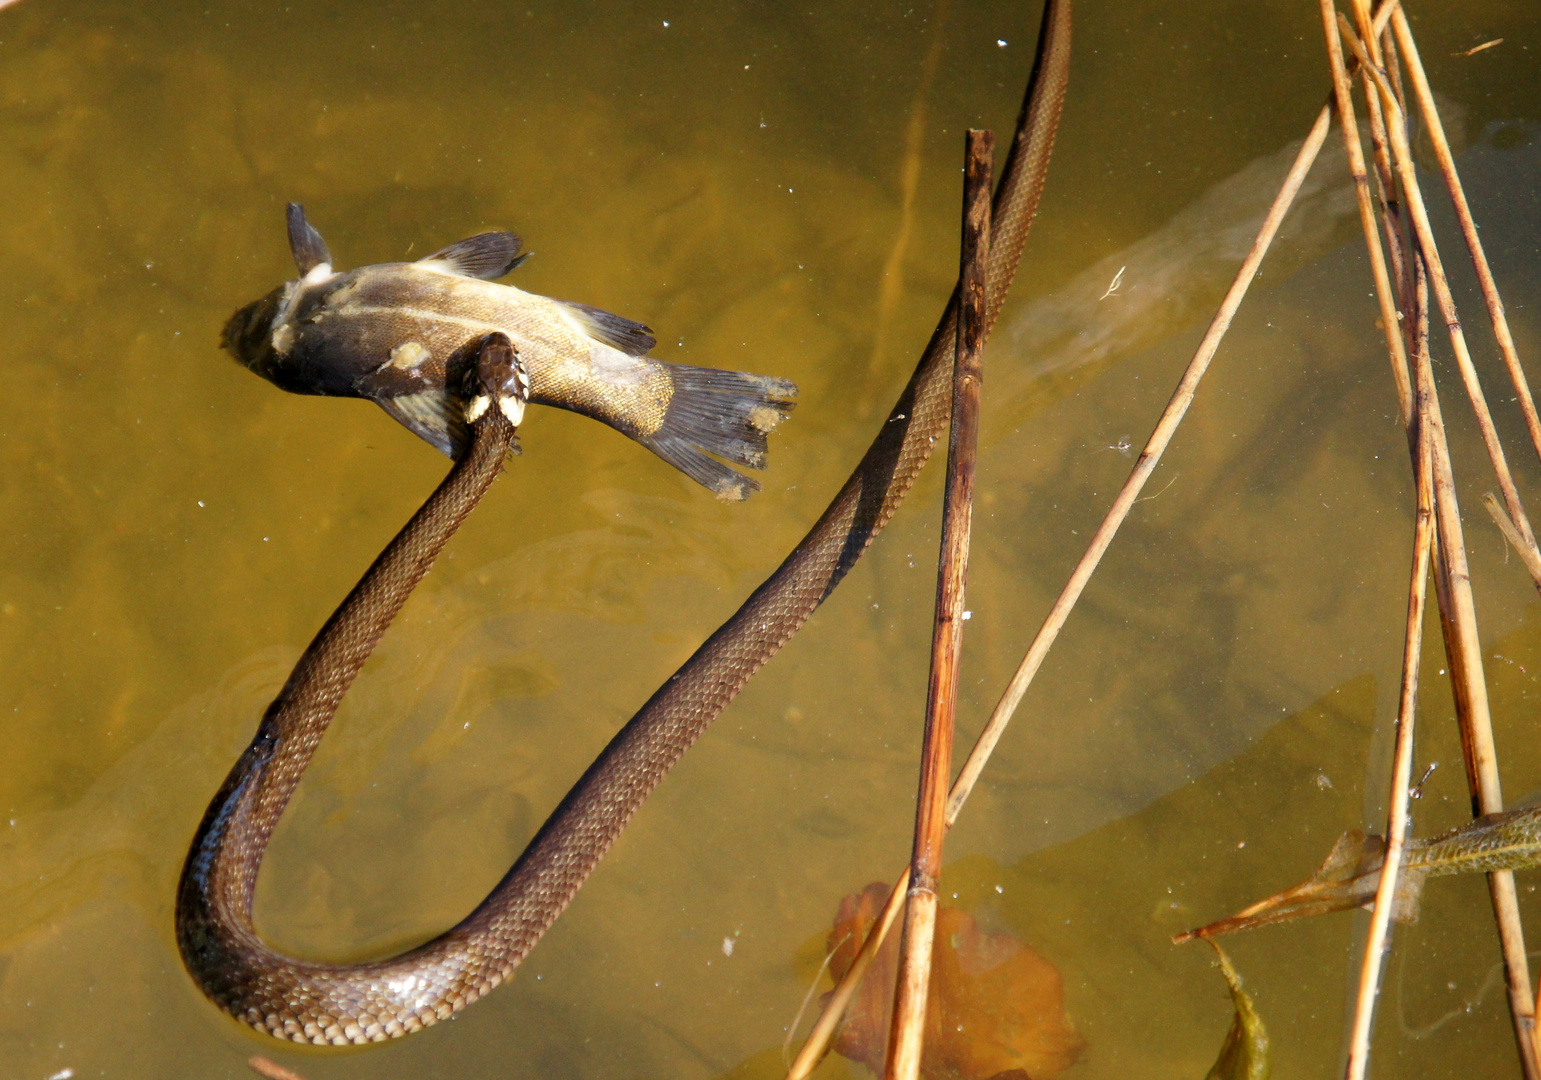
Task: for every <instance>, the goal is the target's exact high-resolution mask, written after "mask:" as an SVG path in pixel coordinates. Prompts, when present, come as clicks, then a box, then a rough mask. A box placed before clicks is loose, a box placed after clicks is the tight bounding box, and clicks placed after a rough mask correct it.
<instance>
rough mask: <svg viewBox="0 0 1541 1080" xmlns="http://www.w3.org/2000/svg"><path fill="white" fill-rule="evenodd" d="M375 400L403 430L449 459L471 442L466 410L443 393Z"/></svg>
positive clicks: (437, 391)
mask: <svg viewBox="0 0 1541 1080" xmlns="http://www.w3.org/2000/svg"><path fill="white" fill-rule="evenodd" d="M373 400H374V402H375V404H376V405H378V406H380V408H382V409H384V410H385V411H386V412H387V413H388V414H390V416H391V418H392V419H393V420H395V421H396V422H397V423H399V424H400V425H401V426H402V427H404V428H406V429H407V430H408V431H410V432H412V434H414V435H416V436H417V437H418V438H420V439H422V440H423V441H424V442H427V443H430V444H431V445H432V446H433V447H434V448H435V449H437V450H438V451H439V452H440V453H441V454H444V455H445V456H447V457H452V458H453V457H458V456H459V454H460V451H461V450H463V449H464V448H465V446H466V444H467V442H469V440H470V430H469V429H468V428H467V427H466V423H465V415H464V410H463V409H462V408H461V407H460V404H459V403H458V402H456V401H454V400H453V399H451V397H450V395H448V394H446V393H444V392H443V391H442V390H435V391H431V392H425V393H420V394H400V395H397V396H396V397H377V398H374V399H373Z"/></svg>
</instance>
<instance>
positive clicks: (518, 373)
mask: <svg viewBox="0 0 1541 1080" xmlns="http://www.w3.org/2000/svg"><path fill="white" fill-rule="evenodd" d="M465 380H466V381H465V393H464V397H465V399H466V411H465V417H466V423H468V424H474V423H476V421H477V420H479V419H481V416H482V414H483V413H485V412H486V411H487V410H488V409H489V408H490V407H491V406H492V403H493V402H497V405H498V411H499V412H501V413H502V414H503V415H504V416H506V417H507V418H508V422H509V423H510V424H512V425H513V426H514V427H518V426H519V424H520V422H521V421H522V420H523V419H524V405H525V402H526V401H528V400H529V397H530V376H529V373H528V372H526V371H525V370H524V364H522V363H521V362H520V360H519V350H518V349H517V348H515V347H514V343H513V342H512V341H510V340H509V338H508V335H507V334H505V333H502V332H501V331H497V330H494V331H493V332H492V333H490V334H487V335H486V336H484V337H483V338H482V339H481V341H480V342H478V343H477V346H476V355H475V357H474V358H473V359H472V362H471V363H470V364H469V365H468V366H467V368H466V373H465Z"/></svg>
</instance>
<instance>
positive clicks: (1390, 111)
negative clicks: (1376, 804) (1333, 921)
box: [1342, 2, 1541, 1080]
mask: <svg viewBox="0 0 1541 1080" xmlns="http://www.w3.org/2000/svg"><path fill="white" fill-rule="evenodd" d="M1358 14H1359V17H1360V22H1361V26H1362V25H1363V21H1364V17H1363V16H1364V12H1363V5H1362V2H1361V3H1360V5H1359V7H1358ZM1342 25H1343V29H1344V37H1345V39H1346V40H1347V41H1348V42H1349V44H1350V46H1351V47H1352V48H1353V50H1354V52H1355V54H1356V55H1357V56H1358V57H1359V59H1360V62H1361V64H1362V66H1363V70H1364V72H1365V74H1366V75H1367V76H1368V77H1369V78H1370V79H1371V80H1372V81H1373V82H1374V84H1375V88H1376V90H1378V91H1379V95H1378V96H1379V103H1380V105H1381V106H1382V109H1383V111H1384V114H1385V118H1386V120H1387V123H1386V127H1385V131H1384V135H1385V137H1386V138H1388V139H1389V141H1390V150H1391V157H1392V158H1393V159H1394V165H1395V170H1396V177H1397V179H1398V180H1400V181H1401V185H1402V191H1403V195H1404V198H1405V199H1406V202H1407V205H1408V207H1409V209H1411V211H1412V224H1413V230H1414V237H1415V240H1416V243H1415V249H1416V251H1417V255H1416V256H1414V257H1412V258H1410V259H1409V258H1404V259H1402V260H1401V261H1402V264H1403V267H1404V273H1405V272H1406V269H1407V267H1408V264H1409V263H1410V264H1411V269H1412V271H1413V273H1412V277H1413V278H1415V279H1416V280H1415V283H1414V284H1413V287H1412V288H1410V289H1409V288H1408V287H1407V284H1406V282H1404V293H1405V294H1408V293H1415V294H1416V297H1417V298H1416V300H1415V305H1414V306H1415V308H1416V310H1417V317H1416V318H1415V319H1413V320H1412V324H1413V325H1411V326H1409V327H1408V329H1409V331H1411V332H1413V333H1415V334H1416V342H1415V349H1414V351H1415V352H1421V353H1422V354H1423V355H1422V356H1421V357H1420V358H1419V361H1418V362H1419V363H1424V364H1426V363H1428V359H1427V352H1428V340H1427V320H1428V305H1427V290H1428V283H1429V281H1430V280H1432V281H1433V284H1434V288H1435V293H1436V295H1437V296H1438V298H1439V302H1440V309H1441V314H1442V315H1443V316H1444V318H1445V322H1446V325H1447V328H1448V330H1449V332H1450V338H1451V345H1452V347H1453V349H1454V352H1455V355H1456V359H1457V362H1458V365H1459V366H1460V368H1461V373H1462V381H1463V383H1465V385H1466V389H1467V393H1468V396H1469V397H1470V398H1471V402H1472V409H1473V411H1474V412H1475V413H1476V414H1477V420H1478V426H1479V428H1481V430H1482V433H1483V441H1484V443H1485V444H1486V445H1487V447H1488V451H1489V459H1490V460H1491V461H1492V463H1493V468H1494V472H1495V473H1496V474H1497V476H1498V480H1499V486H1500V488H1501V489H1502V490H1503V492H1504V499H1505V502H1506V503H1507V504H1508V508H1509V511H1510V514H1511V516H1512V517H1513V524H1514V526H1515V531H1516V533H1517V534H1518V535H1519V536H1520V537H1522V538H1523V539H1524V540H1525V544H1524V546H1525V547H1526V548H1530V549H1532V550H1533V549H1534V547H1535V541H1534V534H1533V533H1531V532H1530V531H1529V529H1528V528H1527V525H1528V523H1527V522H1526V520H1525V517H1524V511H1523V510H1520V511H1519V513H1518V514H1516V513H1515V507H1516V506H1518V504H1519V496H1518V494H1517V492H1515V491H1514V487H1513V481H1512V478H1510V477H1509V476H1508V468H1507V464H1506V463H1505V462H1504V459H1503V450H1502V447H1501V446H1499V445H1498V443H1497V436H1496V433H1494V432H1493V429H1492V422H1491V416H1490V414H1488V411H1487V404H1486V401H1485V400H1483V399H1482V397H1481V387H1480V385H1479V384H1478V383H1477V380H1476V373H1475V369H1473V368H1472V367H1471V357H1470V354H1469V352H1468V351H1467V349H1466V342H1465V336H1464V334H1463V333H1462V332H1461V327H1460V322H1459V319H1458V318H1457V316H1456V313H1455V305H1454V300H1453V298H1452V297H1451V295H1450V291H1449V285H1448V282H1447V281H1446V279H1445V277H1444V275H1443V270H1442V265H1441V263H1440V260H1439V252H1438V250H1437V248H1436V247H1435V244H1434V239H1433V234H1432V230H1431V229H1430V227H1429V221H1428V213H1427V210H1426V209H1425V207H1424V203H1423V199H1422V195H1421V192H1420V190H1419V188H1418V184H1417V177H1416V173H1415V171H1414V168H1413V162H1412V155H1411V152H1410V150H1409V147H1408V140H1407V127H1406V112H1405V109H1404V108H1403V107H1402V103H1401V100H1400V97H1399V89H1400V83H1399V82H1398V85H1397V86H1396V87H1393V86H1392V85H1391V81H1392V80H1393V79H1395V78H1396V71H1395V69H1392V71H1391V72H1390V78H1389V79H1388V73H1387V72H1386V71H1385V70H1383V69H1382V67H1380V66H1379V65H1380V63H1381V50H1380V48H1379V40H1378V39H1379V30H1378V28H1377V29H1375V30H1374V32H1372V33H1370V34H1367V35H1366V38H1365V41H1364V42H1363V43H1361V42H1360V41H1359V40H1358V39H1357V37H1356V36H1355V35H1354V32H1353V30H1352V28H1350V27H1348V26H1347V24H1346V22H1344V23H1342ZM1387 37H1388V42H1387V49H1388V50H1390V49H1391V47H1392V45H1391V42H1390V41H1389V37H1390V35H1389V34H1388V35H1387ZM1411 40H1412V39H1411V35H1410V34H1409V35H1408V41H1409V42H1411ZM1366 93H1367V95H1369V96H1372V97H1373V96H1375V95H1372V94H1370V89H1369V87H1368V86H1367V87H1366ZM1375 134H1376V136H1377V137H1380V136H1381V134H1382V133H1381V132H1380V131H1376V132H1375ZM1378 156H1379V155H1378ZM1387 240H1388V242H1389V243H1390V244H1391V245H1392V246H1393V248H1395V247H1396V245H1397V243H1398V237H1397V235H1396V233H1395V230H1393V229H1390V228H1388V230H1387ZM1425 259H1426V260H1427V262H1425ZM1425 270H1427V272H1425ZM1431 371H1432V368H1431ZM1430 379H1431V380H1432V374H1431V376H1430ZM1431 385H1432V381H1431ZM1432 399H1433V409H1434V417H1435V424H1434V426H1435V439H1434V449H1435V456H1434V462H1435V492H1436V507H1437V511H1436V512H1437V521H1438V526H1439V548H1440V558H1439V560H1438V573H1437V574H1436V579H1435V585H1436V586H1437V590H1438V595H1439V602H1440V605H1439V606H1440V620H1441V624H1442V627H1443V630H1444V636H1445V647H1446V651H1447V654H1448V656H1449V659H1450V671H1451V682H1452V689H1453V691H1454V695H1455V700H1456V715H1457V719H1458V721H1459V724H1460V730H1461V745H1462V751H1463V757H1464V759H1465V764H1466V777H1467V784H1468V786H1469V787H1470V789H1471V791H1472V803H1473V805H1472V813H1473V815H1474V816H1475V815H1478V814H1485V813H1496V812H1497V811H1499V810H1501V809H1502V807H1503V795H1502V789H1501V788H1500V786H1499V781H1498V766H1497V752H1496V750H1495V748H1494V745H1493V735H1492V718H1491V715H1490V712H1489V708H1488V701H1487V686H1486V678H1485V675H1484V673H1483V667H1482V654H1481V648H1480V641H1479V639H1478V636H1477V631H1476V610H1475V606H1474V604H1473V601H1472V597H1471V581H1470V578H1469V576H1468V572H1467V567H1466V549H1465V546H1464V540H1463V539H1462V538H1461V523H1460V512H1459V508H1458V506H1457V505H1456V501H1455V490H1454V480H1453V479H1452V478H1451V476H1450V453H1449V446H1448V443H1446V442H1445V440H1444V438H1443V420H1442V418H1441V417H1440V415H1439V411H1438V397H1437V394H1436V395H1432ZM1495 451H1496V452H1495ZM1506 481H1507V483H1506ZM1452 543H1454V544H1455V547H1453V548H1452V547H1451V544H1452ZM1527 561H1528V560H1527ZM1537 588H1538V589H1541V582H1538V583H1537ZM1488 889H1489V893H1490V895H1491V899H1492V903H1493V915H1494V919H1495V921H1496V922H1497V924H1498V936H1499V942H1500V945H1501V947H1502V951H1503V957H1504V969H1505V975H1506V982H1507V990H1508V996H1509V1009H1510V1013H1511V1017H1512V1019H1513V1022H1514V1028H1515V1040H1516V1043H1517V1044H1518V1049H1519V1053H1520V1060H1521V1065H1522V1067H1523V1069H1524V1073H1525V1076H1526V1077H1527V1080H1541V1064H1538V1057H1541V1055H1538V1051H1537V1045H1536V1020H1535V994H1534V992H1533V990H1532V989H1531V985H1530V975H1529V963H1528V961H1527V959H1526V952H1525V942H1524V932H1523V928H1522V926H1521V923H1520V918H1519V904H1518V898H1517V896H1516V893H1515V888H1514V876H1513V874H1512V872H1509V871H1501V872H1498V873H1494V874H1491V875H1490V876H1489V878H1488Z"/></svg>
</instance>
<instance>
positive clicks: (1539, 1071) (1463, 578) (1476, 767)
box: [1412, 251, 1541, 1080]
mask: <svg viewBox="0 0 1541 1080" xmlns="http://www.w3.org/2000/svg"><path fill="white" fill-rule="evenodd" d="M1412 267H1413V272H1414V277H1415V286H1414V290H1415V308H1416V317H1415V319H1414V322H1413V325H1414V334H1415V336H1414V341H1413V349H1412V354H1413V359H1414V368H1415V376H1416V378H1417V379H1418V381H1419V385H1427V386H1428V387H1429V388H1430V389H1429V402H1430V404H1429V413H1430V418H1431V421H1430V428H1431V432H1432V435H1433V439H1432V442H1433V450H1434V454H1433V462H1434V505H1435V523H1436V526H1437V537H1436V539H1437V545H1438V547H1437V559H1436V562H1435V566H1436V570H1437V572H1436V573H1435V576H1434V584H1435V587H1436V591H1437V593H1438V597H1439V608H1440V623H1441V626H1442V628H1443V631H1444V637H1445V654H1446V656H1447V658H1448V659H1449V662H1450V684H1451V691H1452V694H1453V696H1454V698H1455V712H1456V720H1457V722H1458V723H1459V725H1460V735H1461V754H1462V758H1463V761H1464V763H1465V766H1466V783H1467V786H1468V788H1469V789H1470V790H1471V793H1472V808H1471V812H1472V816H1473V817H1477V816H1479V815H1482V814H1492V813H1497V812H1499V811H1500V810H1502V809H1503V791H1502V788H1501V787H1500V785H1499V777H1498V756H1497V750H1496V749H1495V747H1494V745H1493V727H1492V717H1491V714H1490V712H1489V708H1488V697H1487V679H1486V676H1485V674H1484V671H1483V664H1482V647H1481V640H1480V638H1479V636H1478V634H1477V614H1476V605H1475V602H1474V600H1473V597H1472V591H1471V576H1470V570H1469V568H1468V566H1467V562H1466V541H1465V537H1464V535H1463V530H1462V528H1461V513H1460V507H1459V505H1458V504H1457V502H1456V494H1455V478H1454V475H1453V473H1452V471H1451V466H1450V447H1449V443H1448V442H1447V440H1446V438H1445V430H1444V419H1443V416H1442V415H1441V412H1440V407H1439V394H1438V391H1437V390H1436V389H1435V388H1434V374H1433V371H1434V368H1433V363H1432V362H1431V360H1430V358H1429V334H1428V326H1429V305H1428V292H1429V286H1428V280H1429V279H1428V275H1427V273H1426V271H1425V263H1424V259H1423V254H1422V252H1421V251H1420V252H1418V253H1417V254H1416V255H1415V257H1414V258H1413V260H1412ZM1488 894H1489V898H1490V900H1491V902H1492V905H1493V919H1494V921H1495V923H1496V924H1497V927H1498V941H1499V947H1500V948H1501V950H1502V952H1503V959H1504V974H1505V981H1506V989H1507V991H1508V996H1509V1013H1510V1018H1511V1020H1512V1021H1513V1024H1514V1036H1515V1043H1516V1047H1517V1049H1518V1051H1519V1056H1520V1067H1521V1069H1522V1071H1523V1072H1524V1075H1525V1077H1526V1080H1538V1078H1541V1068H1538V1065H1537V1054H1536V1043H1535V1028H1536V1023H1535V998H1534V996H1533V994H1532V992H1531V988H1530V970H1529V961H1528V960H1527V958H1526V955H1525V935H1524V930H1523V928H1522V926H1521V923H1520V914H1519V898H1518V896H1517V894H1516V892H1515V888H1514V874H1513V872H1512V871H1509V870H1503V871H1497V872H1494V873H1491V874H1489V875H1488Z"/></svg>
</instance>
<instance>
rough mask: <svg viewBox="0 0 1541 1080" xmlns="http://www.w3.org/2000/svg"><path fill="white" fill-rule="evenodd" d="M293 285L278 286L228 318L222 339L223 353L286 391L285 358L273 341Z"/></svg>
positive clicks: (291, 283)
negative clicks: (226, 353)
mask: <svg viewBox="0 0 1541 1080" xmlns="http://www.w3.org/2000/svg"><path fill="white" fill-rule="evenodd" d="M294 286H295V283H294V282H289V283H288V284H286V285H280V286H279V287H278V288H276V289H274V290H273V291H272V292H270V293H268V294H267V295H266V296H264V297H263V298H262V299H260V300H254V301H252V302H251V303H250V304H247V305H246V306H245V307H243V308H242V309H241V310H240V311H237V312H236V313H235V314H234V315H232V316H230V321H229V322H227V323H225V331H224V333H223V335H222V336H221V343H222V344H223V345H224V347H225V351H226V352H228V353H229V354H230V355H231V356H233V357H235V358H236V360H238V361H239V362H240V363H241V364H242V365H243V366H244V367H247V368H249V369H250V370H252V371H254V372H256V373H257V374H258V375H261V376H262V377H263V378H264V379H267V380H268V381H269V382H272V383H276V384H277V385H278V386H281V387H285V389H287V387H286V386H285V382H286V380H285V378H284V374H285V371H284V368H285V365H284V357H283V354H282V353H281V352H280V350H279V349H278V348H277V347H276V346H275V341H274V339H275V337H276V334H275V331H276V330H278V329H279V324H281V323H282V322H283V321H284V320H283V314H284V312H285V310H286V308H287V307H288V300H289V295H290V293H291V292H292V291H293V290H294Z"/></svg>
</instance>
